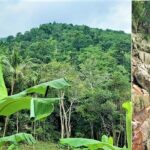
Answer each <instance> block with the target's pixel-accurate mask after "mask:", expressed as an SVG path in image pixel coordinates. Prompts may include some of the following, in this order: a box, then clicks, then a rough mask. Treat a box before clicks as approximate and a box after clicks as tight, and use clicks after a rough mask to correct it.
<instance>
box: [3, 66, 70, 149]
mask: <svg viewBox="0 0 150 150" xmlns="http://www.w3.org/2000/svg"><path fill="white" fill-rule="evenodd" d="M67 86H69V84H68V83H67V82H66V80H65V79H63V78H61V79H57V80H53V81H49V82H45V83H41V84H39V85H36V86H33V87H30V88H27V89H26V90H24V91H22V92H20V93H18V94H15V95H11V96H8V92H7V88H6V85H5V82H4V78H3V72H2V66H1V64H0V115H1V116H6V117H8V116H10V115H12V114H14V113H16V112H18V111H20V110H24V109H28V110H30V117H31V118H34V120H35V121H36V120H40V119H43V118H46V117H47V116H49V115H50V114H51V113H52V112H53V110H54V103H56V102H58V101H59V100H60V98H39V97H33V96H32V95H33V94H40V95H43V96H44V95H46V94H47V91H48V89H49V88H50V87H51V88H55V89H58V90H59V89H62V88H65V87H67ZM23 141H24V142H26V143H27V144H34V143H35V140H34V138H33V137H32V135H30V134H26V133H19V134H15V135H12V136H8V137H3V138H0V147H2V146H3V145H4V144H10V146H9V147H8V149H7V150H13V149H16V147H17V146H18V144H19V143H20V142H23Z"/></svg>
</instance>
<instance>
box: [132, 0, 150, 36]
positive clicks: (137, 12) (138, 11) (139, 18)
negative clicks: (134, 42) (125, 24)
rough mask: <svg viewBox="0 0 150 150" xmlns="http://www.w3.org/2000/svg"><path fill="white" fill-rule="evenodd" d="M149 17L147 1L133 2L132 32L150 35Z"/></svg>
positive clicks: (149, 6)
mask: <svg viewBox="0 0 150 150" xmlns="http://www.w3.org/2000/svg"><path fill="white" fill-rule="evenodd" d="M149 15H150V3H149V1H133V2H132V22H133V23H132V24H133V32H135V33H143V34H146V35H148V34H149V33H150V30H149V23H150V21H149Z"/></svg>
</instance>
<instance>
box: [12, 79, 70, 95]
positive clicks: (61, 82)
mask: <svg viewBox="0 0 150 150" xmlns="http://www.w3.org/2000/svg"><path fill="white" fill-rule="evenodd" d="M68 86H70V85H69V84H68V83H67V82H66V80H65V79H63V78H60V79H56V80H53V81H49V82H45V83H41V84H39V85H35V86H33V87H30V88H27V89H26V90H24V91H22V92H20V93H18V94H15V97H16V96H19V97H20V96H25V95H28V94H33V93H37V94H42V95H45V93H46V90H47V88H48V87H51V88H55V89H58V90H60V89H63V88H65V87H68Z"/></svg>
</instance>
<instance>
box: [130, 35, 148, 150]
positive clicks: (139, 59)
mask: <svg viewBox="0 0 150 150" xmlns="http://www.w3.org/2000/svg"><path fill="white" fill-rule="evenodd" d="M143 39H144V38H143V37H142V35H140V34H136V35H135V34H133V35H132V43H133V44H132V101H133V104H134V113H133V130H134V132H133V150H150V43H148V42H147V41H145V40H143Z"/></svg>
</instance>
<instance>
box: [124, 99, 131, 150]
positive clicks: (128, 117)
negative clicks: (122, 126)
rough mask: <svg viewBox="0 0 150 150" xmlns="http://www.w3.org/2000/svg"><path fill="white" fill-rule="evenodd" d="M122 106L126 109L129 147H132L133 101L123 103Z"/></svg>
mask: <svg viewBox="0 0 150 150" xmlns="http://www.w3.org/2000/svg"><path fill="white" fill-rule="evenodd" d="M122 107H123V108H124V109H125V110H126V133H127V142H128V149H129V150H131V149H132V102H131V101H129V102H125V103H123V105H122Z"/></svg>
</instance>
